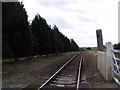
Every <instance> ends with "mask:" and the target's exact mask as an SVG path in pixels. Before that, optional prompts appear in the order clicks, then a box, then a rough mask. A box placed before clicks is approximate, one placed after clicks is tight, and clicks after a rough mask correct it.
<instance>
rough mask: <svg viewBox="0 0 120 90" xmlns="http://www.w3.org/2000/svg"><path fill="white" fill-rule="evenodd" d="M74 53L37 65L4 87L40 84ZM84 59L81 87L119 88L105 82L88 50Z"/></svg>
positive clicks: (83, 54) (112, 83)
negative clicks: (34, 68)
mask: <svg viewBox="0 0 120 90" xmlns="http://www.w3.org/2000/svg"><path fill="white" fill-rule="evenodd" d="M74 55H75V53H73V54H70V55H69V56H64V57H62V58H59V59H58V60H55V61H54V62H52V63H49V64H46V65H43V66H38V69H36V70H33V71H31V72H29V73H27V74H25V75H23V76H21V77H18V78H16V79H15V80H12V81H11V82H9V83H7V84H6V85H7V86H5V87H7V88H16V87H20V88H24V87H26V86H27V85H30V84H34V85H42V83H43V82H45V81H46V80H47V79H48V78H49V77H50V76H51V75H52V74H54V72H55V71H57V70H58V68H60V66H62V65H63V64H64V63H65V62H66V61H67V60H68V59H70V58H71V57H72V56H74ZM82 56H83V57H84V61H83V64H82V82H81V83H82V84H81V87H82V88H119V86H118V85H117V84H116V83H115V82H114V81H112V82H107V81H105V80H104V78H103V77H102V76H101V74H100V73H99V71H98V70H97V59H96V58H94V56H92V55H91V54H89V53H88V51H84V52H82Z"/></svg>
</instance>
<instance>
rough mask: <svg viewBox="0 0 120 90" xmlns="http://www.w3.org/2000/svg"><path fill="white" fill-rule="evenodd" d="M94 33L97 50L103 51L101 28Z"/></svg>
mask: <svg viewBox="0 0 120 90" xmlns="http://www.w3.org/2000/svg"><path fill="white" fill-rule="evenodd" d="M96 35H97V46H98V51H103V37H102V30H101V29H98V30H96Z"/></svg>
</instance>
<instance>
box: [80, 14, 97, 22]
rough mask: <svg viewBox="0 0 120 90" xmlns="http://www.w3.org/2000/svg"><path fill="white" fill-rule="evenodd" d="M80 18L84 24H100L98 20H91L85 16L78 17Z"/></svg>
mask: <svg viewBox="0 0 120 90" xmlns="http://www.w3.org/2000/svg"><path fill="white" fill-rule="evenodd" d="M78 18H79V19H80V20H81V21H83V22H94V23H97V22H98V21H97V20H94V19H90V18H87V17H83V16H78Z"/></svg>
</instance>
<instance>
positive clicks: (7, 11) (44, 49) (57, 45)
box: [2, 2, 78, 60]
mask: <svg viewBox="0 0 120 90" xmlns="http://www.w3.org/2000/svg"><path fill="white" fill-rule="evenodd" d="M27 18H28V16H27V12H26V11H25V9H24V5H23V4H22V3H19V2H12V3H10V2H9V3H7V2H4V3H2V56H3V58H15V60H19V58H20V57H25V56H31V55H49V54H57V53H64V52H70V51H76V50H78V45H77V44H76V43H75V41H74V40H73V39H71V40H69V39H68V38H67V37H66V36H65V35H63V34H62V33H61V32H60V31H59V29H58V27H57V26H56V25H54V27H52V28H51V26H50V25H48V24H47V22H46V20H45V19H44V18H43V17H41V16H40V15H39V14H37V15H36V16H35V18H34V19H33V20H32V23H31V24H29V22H28V19H27Z"/></svg>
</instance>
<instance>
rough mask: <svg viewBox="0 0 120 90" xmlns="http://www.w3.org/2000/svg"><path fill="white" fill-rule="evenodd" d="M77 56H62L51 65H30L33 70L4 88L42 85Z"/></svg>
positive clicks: (11, 81)
mask: <svg viewBox="0 0 120 90" xmlns="http://www.w3.org/2000/svg"><path fill="white" fill-rule="evenodd" d="M75 54H76V53H71V54H69V55H66V56H61V57H59V58H56V59H57V60H54V61H53V62H49V63H38V64H37V63H35V64H36V65H33V64H30V65H32V66H31V67H32V68H30V69H32V70H29V71H27V72H26V73H25V74H22V75H18V77H17V78H15V79H13V80H10V81H8V82H5V83H3V88H24V87H26V86H27V85H30V84H33V85H41V84H42V83H43V82H45V81H46V80H47V79H48V78H49V77H50V76H51V75H52V74H54V73H55V71H57V70H58V69H59V68H60V67H61V66H62V65H63V64H64V63H65V62H66V61H67V60H69V59H70V58H71V57H72V56H74V55H75ZM41 64H42V65H41ZM27 66H28V65H26V67H27ZM21 68H23V67H21ZM33 68H35V69H33ZM24 69H28V68H23V70H24Z"/></svg>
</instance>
